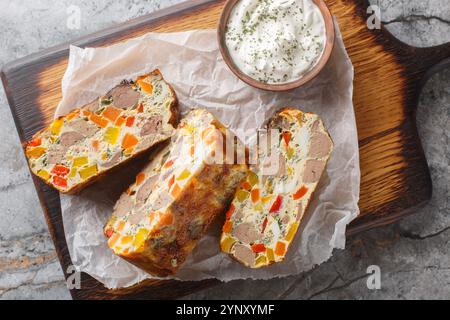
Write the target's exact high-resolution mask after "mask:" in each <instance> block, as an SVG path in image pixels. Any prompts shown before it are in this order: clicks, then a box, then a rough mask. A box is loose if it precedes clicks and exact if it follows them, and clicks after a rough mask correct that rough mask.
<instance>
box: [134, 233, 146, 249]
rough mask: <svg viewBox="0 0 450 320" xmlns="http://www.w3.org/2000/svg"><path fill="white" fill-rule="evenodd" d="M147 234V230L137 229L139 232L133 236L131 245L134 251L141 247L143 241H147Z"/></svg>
mask: <svg viewBox="0 0 450 320" xmlns="http://www.w3.org/2000/svg"><path fill="white" fill-rule="evenodd" d="M148 233H149V231H148V229H145V228H140V229H139V231H138V232H137V233H136V235H135V236H134V242H133V245H134V247H135V248H136V249H139V248H140V247H141V246H143V244H144V243H145V240H146V239H147V236H148Z"/></svg>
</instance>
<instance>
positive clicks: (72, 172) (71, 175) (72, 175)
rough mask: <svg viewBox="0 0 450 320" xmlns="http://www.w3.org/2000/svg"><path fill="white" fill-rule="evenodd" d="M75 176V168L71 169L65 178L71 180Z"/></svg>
mask: <svg viewBox="0 0 450 320" xmlns="http://www.w3.org/2000/svg"><path fill="white" fill-rule="evenodd" d="M76 175H77V169H76V168H72V169H70V172H69V175H68V176H67V178H73V177H75V176H76Z"/></svg>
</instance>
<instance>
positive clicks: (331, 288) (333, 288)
mask: <svg viewBox="0 0 450 320" xmlns="http://www.w3.org/2000/svg"><path fill="white" fill-rule="evenodd" d="M367 276H368V275H367V274H364V275H361V276H359V277H356V278H354V279H350V280H348V281H344V279H342V276H341V275H340V274H338V275H337V276H336V277H335V278H334V279H333V280H332V281H331V282H330V284H328V286H326V287H325V288H324V289H321V290H319V291H317V292H315V293H313V294H312V295H310V296H309V297H308V298H306V300H311V299H312V298H314V297H317V296H319V295H321V294H324V293H328V292H331V291H336V290H341V289H345V288H347V287H349V286H351V285H352V284H353V283H355V282H358V281H359V280H362V279H364V278H366V277H367ZM338 280H341V281H343V282H344V283H343V284H342V285H339V286H334V284H335V283H336V282H337V281H338Z"/></svg>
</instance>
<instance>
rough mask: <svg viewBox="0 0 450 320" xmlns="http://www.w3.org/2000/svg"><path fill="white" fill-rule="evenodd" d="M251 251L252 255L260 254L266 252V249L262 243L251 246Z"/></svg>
mask: <svg viewBox="0 0 450 320" xmlns="http://www.w3.org/2000/svg"><path fill="white" fill-rule="evenodd" d="M252 250H253V252H254V253H260V252H264V251H266V247H265V246H264V244H262V243H255V244H254V245H252Z"/></svg>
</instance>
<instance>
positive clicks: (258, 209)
mask: <svg viewBox="0 0 450 320" xmlns="http://www.w3.org/2000/svg"><path fill="white" fill-rule="evenodd" d="M263 210H264V207H263V205H262V204H261V203H258V204H256V205H255V211H259V212H262V211H263Z"/></svg>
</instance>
